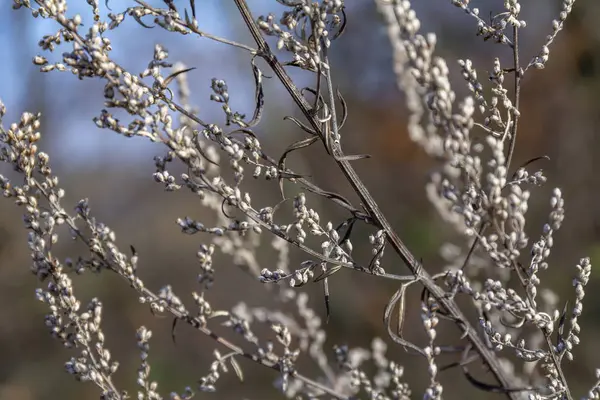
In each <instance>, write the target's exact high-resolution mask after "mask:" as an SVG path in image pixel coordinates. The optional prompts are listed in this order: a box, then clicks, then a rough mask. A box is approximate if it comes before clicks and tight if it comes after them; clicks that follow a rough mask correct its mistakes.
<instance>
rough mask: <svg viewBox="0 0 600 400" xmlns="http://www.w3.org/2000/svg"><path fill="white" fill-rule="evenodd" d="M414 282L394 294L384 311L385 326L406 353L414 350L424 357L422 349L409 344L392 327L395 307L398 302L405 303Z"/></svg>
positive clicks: (401, 287) (404, 285)
mask: <svg viewBox="0 0 600 400" xmlns="http://www.w3.org/2000/svg"><path fill="white" fill-rule="evenodd" d="M413 282H415V281H411V282H407V283H403V284H402V285H401V286H400V289H398V290H397V291H396V293H394V295H393V296H392V297H391V299H390V301H388V303H387V304H386V306H385V309H384V310H383V324H384V325H385V327H386V329H387V332H388V334H389V335H390V338H391V339H392V340H393V341H394V342H396V343H398V344H399V345H401V346H403V347H404V349H405V350H406V351H408V349H412V350H414V351H415V352H417V353H418V354H420V355H422V356H425V351H423V349H421V348H420V347H418V346H416V345H415V344H413V343H411V342H409V341H408V340H405V339H404V338H403V337H402V332H399V333H398V334H397V333H396V332H394V331H393V330H392V326H391V321H392V318H391V316H392V311H393V310H394V307H395V306H396V304H398V302H403V301H404V299H403V298H404V296H405V293H406V289H407V288H408V286H409V285H410V284H411V283H413ZM402 320H404V315H403V316H402ZM398 325H399V326H400V325H401V324H400V323H399V324H398Z"/></svg>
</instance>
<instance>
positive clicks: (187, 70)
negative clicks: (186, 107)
mask: <svg viewBox="0 0 600 400" xmlns="http://www.w3.org/2000/svg"><path fill="white" fill-rule="evenodd" d="M194 69H196V67H191V68H186V69H182V70H179V71H177V72H173V73H172V74H171V75H169V76H168V77H167V79H165V81H164V82H163V86H164V87H167V86H169V83H171V82H172V81H173V79H175V78H176V77H178V76H179V75H181V74H185V73H186V72H190V71H192V70H194Z"/></svg>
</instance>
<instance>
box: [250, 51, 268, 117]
mask: <svg viewBox="0 0 600 400" xmlns="http://www.w3.org/2000/svg"><path fill="white" fill-rule="evenodd" d="M251 64H252V74H253V75H254V86H255V87H256V89H255V92H254V102H255V107H254V115H253V116H252V120H251V121H250V122H248V127H253V126H256V125H257V124H258V123H259V122H260V119H261V117H262V113H263V110H264V107H265V93H264V90H263V84H262V77H263V73H262V72H261V70H260V69H259V68H258V66H257V65H256V63H255V61H254V57H253V58H252V61H251Z"/></svg>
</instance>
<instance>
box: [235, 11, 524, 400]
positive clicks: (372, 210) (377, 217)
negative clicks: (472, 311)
mask: <svg viewBox="0 0 600 400" xmlns="http://www.w3.org/2000/svg"><path fill="white" fill-rule="evenodd" d="M235 3H236V5H237V7H238V9H239V11H240V14H241V15H242V18H243V19H244V22H245V23H246V25H247V26H248V29H249V30H250V33H251V35H252V37H253V38H254V41H255V42H256V44H257V45H258V50H259V54H258V55H259V56H260V57H262V58H263V59H264V60H265V61H266V62H267V63H268V64H269V66H270V67H271V69H272V70H273V72H274V73H275V74H276V75H277V77H278V78H279V80H280V81H281V83H282V84H283V85H284V87H285V88H286V90H287V91H288V93H289V94H290V96H292V99H293V100H294V102H295V103H296V104H297V105H298V107H299V108H300V110H301V111H302V114H303V115H304V117H305V118H306V119H307V120H308V122H309V123H310V125H311V126H312V128H313V129H314V130H315V132H320V133H321V135H323V132H322V129H321V123H319V121H318V120H317V119H316V117H315V116H314V115H313V113H312V112H311V106H310V104H309V103H308V102H307V101H306V99H305V98H304V97H303V96H302V95H301V93H300V91H299V90H298V88H297V87H296V85H295V84H294V83H293V81H292V80H291V78H290V77H289V75H288V74H287V72H286V71H285V69H284V68H283V66H282V65H281V63H280V62H279V61H278V60H277V58H276V57H275V55H274V54H273V52H271V50H270V48H269V45H268V44H267V42H266V41H265V39H264V38H263V37H262V34H261V33H260V30H259V28H258V26H257V24H256V22H255V21H254V18H253V17H252V13H251V12H250V9H249V8H248V5H247V4H246V1H245V0H235ZM332 153H333V154H332V155H333V156H334V157H335V158H336V163H337V164H338V166H339V168H340V169H341V170H342V172H343V174H344V175H345V176H346V178H347V179H348V182H349V183H350V185H351V186H352V188H353V189H354V191H355V192H356V194H357V195H358V196H359V198H360V199H361V201H362V202H363V204H364V206H365V208H366V209H367V211H368V212H369V214H370V216H371V218H372V219H373V222H374V223H375V224H376V225H377V226H378V227H379V228H380V229H382V230H384V231H385V233H386V236H387V238H388V241H389V243H390V244H391V246H392V247H393V248H394V250H395V251H396V253H398V255H400V257H401V258H402V261H403V262H404V263H405V264H406V266H407V267H408V268H409V269H410V271H411V272H412V273H413V274H414V275H415V276H416V277H417V276H418V277H419V278H420V280H421V282H422V283H423V285H424V286H425V287H426V288H427V290H428V291H429V292H430V293H431V295H432V296H433V297H434V298H435V299H436V301H437V302H438V303H439V304H440V305H441V306H442V307H443V308H444V309H445V310H446V311H447V312H448V314H449V315H450V316H452V317H453V318H454V319H455V320H456V321H458V325H459V326H461V327H462V329H464V330H465V333H466V336H467V337H468V339H469V341H470V342H471V343H472V344H473V347H474V348H475V350H476V351H477V352H478V353H479V354H480V356H481V358H482V360H483V362H484V363H485V364H486V365H487V366H488V367H489V369H490V371H491V372H492V374H493V375H494V376H495V378H496V379H497V381H498V383H499V384H500V386H502V387H503V388H504V389H507V391H506V392H505V393H506V396H507V397H508V398H510V399H513V400H517V399H518V395H517V393H515V392H513V391H510V390H509V389H510V387H511V385H510V379H509V377H508V375H507V374H506V372H505V371H504V369H503V368H502V367H501V365H500V362H499V360H498V358H497V357H496V355H495V353H494V352H493V351H492V350H490V349H489V348H488V347H487V346H486V345H485V343H484V342H483V341H482V340H481V338H480V337H479V336H478V334H477V331H476V330H475V329H474V328H473V327H472V326H471V324H470V323H469V321H468V320H467V318H466V317H465V315H464V314H463V313H462V311H461V310H460V309H459V308H458V306H457V304H456V303H455V302H454V300H453V299H450V298H448V297H446V296H445V292H444V290H443V289H442V288H440V287H439V286H438V285H437V284H436V283H435V282H434V281H433V279H432V278H431V275H429V274H428V273H427V272H426V271H425V270H424V269H423V268H422V266H421V264H420V263H419V262H418V261H417V260H416V258H415V257H414V255H413V254H412V253H411V252H410V250H409V249H408V248H407V247H406V245H405V244H404V243H403V242H402V240H401V239H400V238H399V237H398V235H397V234H396V232H395V231H394V229H393V228H392V226H391V225H390V223H389V222H388V220H387V219H386V218H385V216H384V215H383V213H382V212H381V210H380V209H379V206H378V205H377V203H376V202H375V200H374V199H373V196H371V194H370V193H369V191H368V190H367V188H366V187H365V185H364V184H363V183H362V181H361V179H360V178H359V177H358V175H357V174H356V172H355V171H354V168H352V166H351V165H350V163H349V162H348V161H346V160H343V159H342V157H343V153H342V150H341V148H340V145H339V144H333V145H332Z"/></svg>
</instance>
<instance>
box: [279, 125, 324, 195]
mask: <svg viewBox="0 0 600 400" xmlns="http://www.w3.org/2000/svg"><path fill="white" fill-rule="evenodd" d="M317 140H319V138H318V137H317V136H313V137H309V138H306V139H302V140H299V141H297V142H294V143H292V144H291V145H289V146H288V147H287V149H285V151H284V152H283V154H282V155H281V157H280V158H279V161H278V162H277V168H278V169H279V170H280V171H284V170H285V159H286V158H287V156H288V154H290V153H291V152H292V151H296V150H299V149H303V148H305V147H308V146H310V145H312V144H313V143H314V142H316V141H317ZM277 179H278V181H279V191H280V192H281V197H282V198H284V199H285V193H284V191H283V177H282V176H281V175H279V177H278V178H277Z"/></svg>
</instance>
